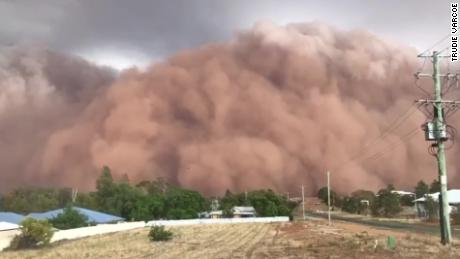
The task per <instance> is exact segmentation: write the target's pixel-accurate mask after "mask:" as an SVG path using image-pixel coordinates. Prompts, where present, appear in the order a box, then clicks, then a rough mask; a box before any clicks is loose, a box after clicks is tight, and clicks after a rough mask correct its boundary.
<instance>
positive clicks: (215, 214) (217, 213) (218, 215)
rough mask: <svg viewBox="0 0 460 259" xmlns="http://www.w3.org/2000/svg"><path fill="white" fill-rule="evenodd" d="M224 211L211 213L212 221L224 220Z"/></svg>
mask: <svg viewBox="0 0 460 259" xmlns="http://www.w3.org/2000/svg"><path fill="white" fill-rule="evenodd" d="M222 214H223V213H222V211H221V210H214V211H211V212H209V217H210V218H212V219H220V218H222Z"/></svg>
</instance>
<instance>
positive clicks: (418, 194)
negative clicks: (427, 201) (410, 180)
mask: <svg viewBox="0 0 460 259" xmlns="http://www.w3.org/2000/svg"><path fill="white" fill-rule="evenodd" d="M429 192H430V189H429V188H428V185H427V184H426V183H425V182H424V181H423V180H420V181H419V182H418V183H417V186H415V198H422V197H424V196H425V194H428V193H429Z"/></svg>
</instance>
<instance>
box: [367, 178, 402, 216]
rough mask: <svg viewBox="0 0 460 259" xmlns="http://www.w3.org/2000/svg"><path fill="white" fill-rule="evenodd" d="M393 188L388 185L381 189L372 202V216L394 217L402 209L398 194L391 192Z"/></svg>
mask: <svg viewBox="0 0 460 259" xmlns="http://www.w3.org/2000/svg"><path fill="white" fill-rule="evenodd" d="M393 189H394V188H393V187H392V186H391V185H389V186H388V187H387V188H386V189H381V190H380V191H379V192H378V195H377V197H376V199H375V202H374V203H373V204H372V206H371V209H372V214H373V215H374V216H384V217H388V218H390V217H394V216H396V215H397V214H398V213H399V212H401V211H402V208H401V204H400V200H399V195H398V194H396V193H392V192H391V191H392V190H393Z"/></svg>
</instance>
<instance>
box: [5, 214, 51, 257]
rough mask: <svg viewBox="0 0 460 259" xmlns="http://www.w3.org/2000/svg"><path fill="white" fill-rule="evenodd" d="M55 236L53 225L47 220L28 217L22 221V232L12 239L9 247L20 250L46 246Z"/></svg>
mask: <svg viewBox="0 0 460 259" xmlns="http://www.w3.org/2000/svg"><path fill="white" fill-rule="evenodd" d="M51 237H53V227H52V226H51V224H50V223H49V222H48V221H46V220H36V219H33V218H26V219H25V220H23V221H22V222H21V233H20V234H19V235H17V236H15V237H14V238H13V240H11V243H10V246H9V249H11V250H18V249H26V248H37V247H42V246H46V245H48V244H49V243H50V240H51Z"/></svg>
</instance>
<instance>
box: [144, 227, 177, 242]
mask: <svg viewBox="0 0 460 259" xmlns="http://www.w3.org/2000/svg"><path fill="white" fill-rule="evenodd" d="M172 236H173V233H172V232H171V231H168V230H165V227H164V226H153V227H151V228H150V232H149V238H150V241H168V240H171V239H172Z"/></svg>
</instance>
